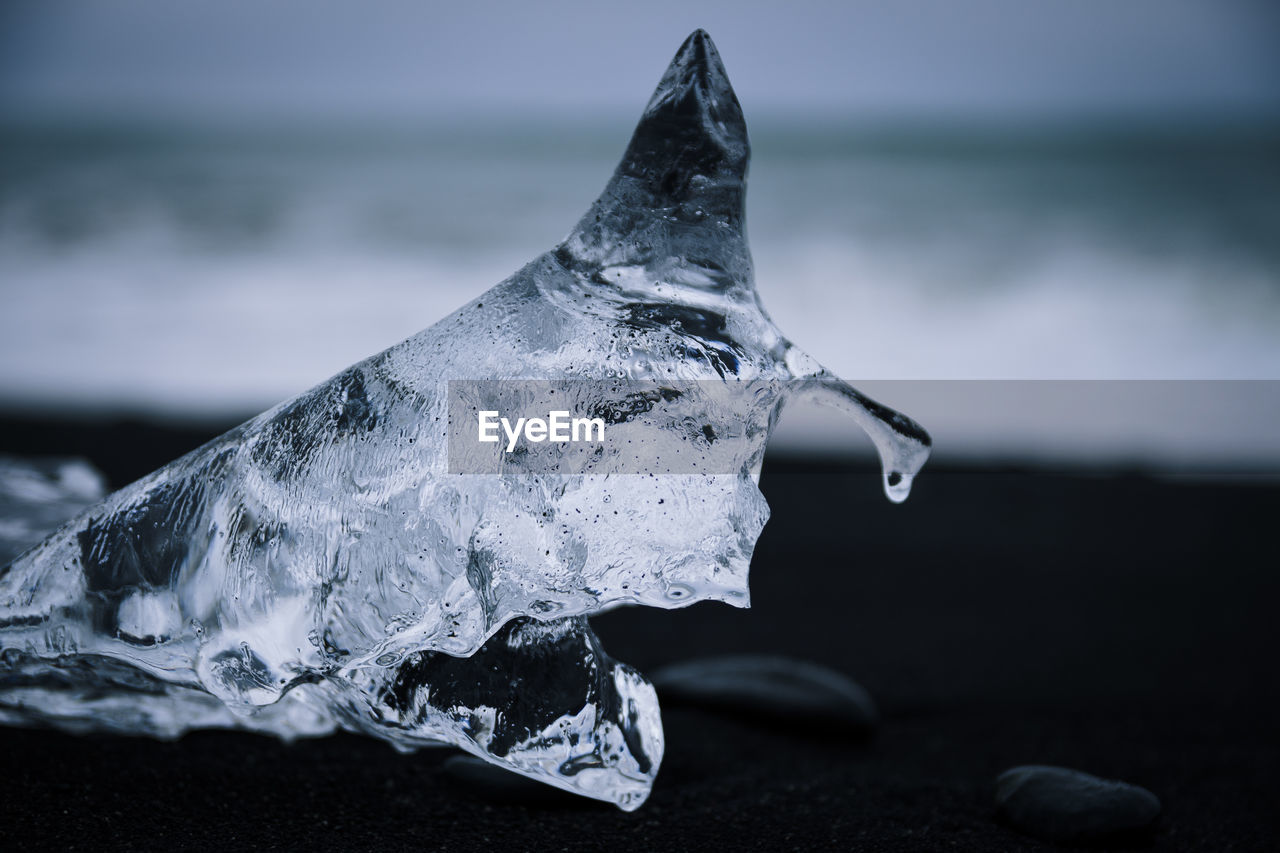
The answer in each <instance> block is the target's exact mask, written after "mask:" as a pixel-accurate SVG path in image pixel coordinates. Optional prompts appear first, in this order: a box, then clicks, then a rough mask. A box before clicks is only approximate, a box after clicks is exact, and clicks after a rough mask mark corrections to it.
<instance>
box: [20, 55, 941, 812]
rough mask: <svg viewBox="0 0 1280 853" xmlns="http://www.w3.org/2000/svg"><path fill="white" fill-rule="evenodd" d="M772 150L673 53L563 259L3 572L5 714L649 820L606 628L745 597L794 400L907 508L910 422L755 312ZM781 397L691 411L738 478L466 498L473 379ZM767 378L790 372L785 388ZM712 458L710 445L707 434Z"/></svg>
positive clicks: (624, 678) (650, 730)
mask: <svg viewBox="0 0 1280 853" xmlns="http://www.w3.org/2000/svg"><path fill="white" fill-rule="evenodd" d="M748 157H749V148H748V143H747V135H746V126H745V123H744V121H743V117H742V112H741V109H740V108H739V105H738V101H737V98H736V96H735V95H734V93H733V90H732V88H731V87H730V85H729V82H728V78H727V76H726V75H725V71H724V67H723V65H722V64H721V62H720V59H719V57H718V55H717V53H716V50H715V48H714V46H713V45H712V43H711V40H710V38H708V37H707V35H706V34H705V33H703V32H702V31H698V32H695V33H694V34H693V35H691V36H690V37H689V39H688V40H687V41H686V42H685V43H684V45H683V46H682V47H681V48H680V51H679V52H678V53H677V55H676V57H675V59H674V60H673V61H672V63H671V65H670V67H669V68H668V69H667V72H666V74H665V75H664V76H663V78H662V80H661V82H660V83H659V85H658V88H657V91H656V92H655V93H654V96H653V98H652V99H651V100H650V102H649V105H648V107H647V109H646V111H645V113H644V115H643V117H642V118H641V120H640V123H639V125H638V127H637V128H636V131H635V135H634V137H633V139H632V140H631V143H630V145H629V146H628V148H627V151H626V154H625V155H624V157H623V159H622V162H621V164H620V165H619V166H618V169H617V171H616V172H615V174H614V176H613V178H612V179H611V180H610V182H609V184H608V186H607V187H606V188H605V191H604V193H603V194H602V195H601V196H600V198H599V200H597V201H596V202H595V204H594V205H593V206H592V207H591V209H590V211H589V212H588V213H587V214H586V216H584V217H583V219H582V220H581V221H580V222H579V223H578V225H577V226H576V227H575V228H574V230H573V231H572V232H571V233H570V234H569V236H568V237H567V238H566V239H565V240H564V242H562V243H561V244H560V245H559V246H557V247H556V248H555V249H553V250H552V251H550V252H548V253H546V254H545V255H542V256H541V257H539V258H537V259H535V260H534V261H532V262H531V263H529V264H528V265H527V266H525V267H524V268H523V269H521V270H520V271H518V272H516V273H515V274H514V275H512V276H511V277H510V278H508V279H507V280H506V281H504V282H502V283H501V284H499V285H497V286H496V287H494V288H493V289H492V290H490V291H488V292H487V293H485V294H484V295H482V296H481V297H480V298H478V299H477V300H475V301H474V302H472V303H471V304H469V305H466V306H464V307H463V308H461V309H460V310H458V311H457V312H455V313H454V314H452V315H451V316H449V317H446V318H445V319H444V320H441V321H440V322H439V323H437V324H436V325H434V326H432V327H431V328H429V329H427V330H425V331H423V332H421V333H419V334H417V335H415V336H414V337H412V338H410V339H408V340H406V341H404V342H402V343H400V344H398V345H396V346H393V347H391V348H390V349H388V350H386V351H385V352H382V353H380V354H378V355H375V356H373V357H372V358H369V359H367V360H366V361H363V362H361V363H359V364H357V365H355V366H353V367H351V368H349V369H348V370H345V371H343V372H342V373H340V374H339V375H337V376H335V377H334V378H332V379H330V380H329V381H327V382H325V383H323V384H322V385H320V386H318V387H316V388H314V389H312V390H311V391H308V392H306V393H304V394H302V395H300V396H298V397H296V398H294V399H292V400H289V401H287V402H285V403H283V404H281V405H279V406H277V407H275V408H274V409H272V410H270V411H268V412H265V413H264V414H262V415H260V416H258V417H256V418H254V419H253V420H251V421H249V422H248V423H245V424H243V425H241V426H240V427H238V428H236V429H234V430H231V431H230V432H228V433H226V434H225V435H223V436H221V437H219V438H217V439H215V440H214V441H212V442H210V443H209V444H207V445H205V446H204V447H202V448H200V449H198V450H196V451H194V452H192V453H190V454H188V455H187V456H185V457H183V458H182V459H179V460H177V461H175V462H173V463H171V464H170V465H168V466H166V467H164V468H162V469H160V470H158V471H156V472H155V473H153V474H151V475H150V476H148V477H145V478H143V479H142V480H139V481H138V482H136V483H134V484H132V485H130V486H128V487H126V488H124V489H122V490H121V491H118V492H116V493H115V494H112V495H110V496H109V497H107V498H106V499H105V500H103V501H101V502H100V503H98V504H96V505H94V506H92V507H91V508H89V509H88V510H86V511H84V512H83V513H81V514H80V515H78V516H77V517H76V518H74V519H73V520H71V521H70V522H68V523H67V524H66V525H64V526H63V527H61V528H60V529H58V530H57V531H56V532H55V533H54V534H53V535H52V536H50V537H49V538H48V539H46V540H45V541H44V542H42V543H41V544H39V545H38V546H36V547H35V548H33V549H32V550H30V551H28V552H27V553H25V554H24V555H23V556H21V557H19V558H18V559H17V560H15V561H14V562H13V563H12V564H11V565H10V566H8V567H7V568H6V569H4V570H3V577H0V647H2V648H3V652H2V653H0V719H3V720H4V721H6V722H9V723H13V724H27V725H32V724H34V725H51V726H56V727H59V728H63V729H67V730H71V731H83V730H91V729H98V730H109V731H115V732H124V733H139V734H149V735H153V736H161V737H173V736H177V735H179V734H181V733H182V732H184V731H186V730H188V729H192V728H198V727H208V726H217V727H237V728H243V729H249V730H254V731H261V732H267V733H272V734H275V735H278V736H281V737H285V738H291V737H295V736H300V735H317V734H324V733H327V732H330V731H333V730H335V729H338V728H342V729H348V730H354V731H360V732H364V733H367V734H370V735H374V736H376V737H379V738H382V739H384V740H386V741H389V742H390V743H391V744H393V745H394V746H396V747H398V748H401V749H413V748H416V747H418V746H421V745H425V744H429V743H450V744H454V745H457V746H461V747H462V748H464V749H467V750H468V751H470V752H472V753H474V754H476V755H478V756H480V757H482V758H484V759H486V760H489V761H492V762H494V763H497V764H499V765H501V766H504V767H507V768H509V769H511V770H514V771H516V772H520V773H523V774H525V775H528V776H530V777H532V778H535V779H538V780H541V781H544V782H548V783H550V784H554V785H558V786H560V787H563V788H566V789H568V790H571V791H575V792H577V793H581V794H585V795H587V796H591V797H595V798H598V799H602V800H606V801H611V802H615V803H617V804H618V805H619V806H620V807H622V808H624V809H632V808H636V807H637V806H639V805H640V804H641V803H642V802H643V801H644V799H645V797H646V796H647V795H648V792H649V789H650V786H651V784H652V781H653V778H654V776H655V774H656V773H657V770H658V766H659V764H660V762H661V759H662V750H663V740H662V728H661V721H660V717H659V710H658V703H657V699H656V696H655V694H654V691H653V688H652V686H650V685H649V683H648V682H647V681H645V679H644V678H643V677H642V676H640V675H639V674H638V673H636V672H635V671H634V670H631V669H630V668H628V667H626V666H624V665H621V664H618V663H615V662H614V661H612V660H611V659H610V658H608V657H607V656H606V655H605V654H604V652H603V651H602V650H601V648H600V646H599V643H598V641H597V640H596V638H595V636H594V635H593V634H592V632H591V630H590V627H589V626H588V625H587V622H586V618H585V617H586V616H587V615H589V614H591V613H595V612H599V611H600V610H602V609H605V608H607V607H612V606H616V605H620V604H644V605H649V606H656V607H667V608H670V607H683V606H686V605H688V604H691V603H693V602H695V601H702V600H718V601H725V602H728V603H730V604H735V605H738V606H747V603H748V589H747V568H748V564H749V562H750V558H751V552H752V549H753V548H754V545H755V541H756V538H757V536H758V535H759V533H760V531H761V528H762V527H763V525H764V523H765V521H766V519H767V516H768V507H767V506H766V504H765V502H764V500H763V497H762V496H761V494H760V492H759V490H758V489H757V486H756V484H757V481H758V478H759V472H760V464H761V461H762V458H763V454H764V448H765V443H766V441H767V439H768V435H769V431H770V429H771V428H772V427H773V425H774V423H775V422H776V420H777V417H778V415H779V414H780V412H781V410H782V406H783V404H784V403H785V402H786V400H787V399H791V398H795V397H797V396H802V397H810V398H813V399H816V400H817V401H819V402H822V403H827V404H830V405H833V406H835V407H837V408H839V409H841V410H843V411H846V412H848V413H849V414H851V415H852V416H853V417H854V418H855V419H856V420H857V422H858V423H859V424H860V425H861V426H862V427H863V428H864V429H865V430H866V431H867V432H868V433H869V434H870V435H871V437H872V440H873V441H874V443H875V445H876V447H877V448H878V450H879V452H880V454H881V457H882V461H883V463H884V476H885V488H886V491H887V493H888V494H889V496H890V497H891V498H893V499H894V500H901V499H903V498H905V497H906V492H907V490H908V489H909V487H910V483H911V478H912V477H913V476H914V474H915V473H916V471H917V470H918V469H919V468H920V466H921V465H922V464H923V462H924V459H925V457H926V456H927V455H928V449H929V438H928V436H927V434H926V433H925V432H924V431H923V430H922V429H920V427H918V426H917V425H916V424H915V423H913V422H912V421H910V420H909V419H907V418H905V417H903V416H901V415H899V414H897V413H895V412H892V411H890V410H888V409H886V408H884V407H882V406H879V405H878V404H876V403H874V402H872V401H870V400H868V399H866V398H865V397H863V396H862V395H860V394H859V393H858V392H857V391H855V390H853V389H852V388H850V387H848V386H847V385H845V384H844V383H842V382H839V381H838V380H836V379H835V378H834V377H832V376H831V375H830V374H829V373H827V372H826V371H825V370H823V369H822V368H821V367H820V366H819V365H817V364H816V363H815V362H814V361H813V360H812V359H810V358H809V357H808V356H807V355H805V354H804V353H803V352H801V351H800V350H798V349H797V348H796V347H795V346H794V345H792V344H791V343H790V342H789V341H788V340H787V339H786V338H784V337H783V335H782V334H781V333H780V332H779V331H778V330H777V328H776V327H775V326H774V325H773V323H772V322H771V321H770V320H769V318H768V317H767V315H766V314H765V312H764V310H763V308H762V306H761V304H760V301H759V298H758V296H757V294H756V291H755V287H754V281H753V274H752V266H751V257H750V254H749V251H748V249H747V243H746V237H745V234H744V230H743V203H744V194H745V178H746V170H747V161H748ZM610 378H626V379H628V380H659V381H668V380H670V381H674V380H681V381H684V380H701V381H703V382H707V381H710V382H713V383H721V384H732V383H735V382H742V381H747V380H752V381H754V380H769V382H767V383H766V384H765V385H764V386H762V387H766V388H770V389H773V390H772V391H770V392H768V393H763V394H753V395H750V396H749V397H743V396H737V397H735V396H733V395H728V396H725V395H721V396H720V397H716V398H715V400H716V401H718V402H715V401H713V399H712V398H711V397H707V398H706V399H703V400H696V399H695V400H685V401H682V405H684V406H685V407H686V415H687V416H688V418H691V419H693V422H694V423H697V424H700V425H703V426H704V427H705V429H701V430H698V431H695V434H693V435H683V434H679V435H674V436H671V435H663V436H656V437H655V438H654V440H664V441H688V442H692V441H695V439H697V438H698V436H699V435H701V434H705V435H707V436H719V437H721V438H720V440H721V441H723V442H730V443H731V444H730V447H729V449H730V450H731V451H732V453H733V454H734V457H733V458H734V459H735V460H737V461H739V462H740V467H739V468H737V469H736V470H735V472H734V473H731V474H716V475H670V476H654V477H642V476H623V475H616V474H613V475H611V474H588V475H578V476H564V475H546V474H537V475H534V474H520V473H518V472H516V473H512V474H507V475H501V476H465V475H450V474H449V473H448V470H447V459H446V453H447V451H446V446H445V445H446V442H445V434H446V431H445V422H446V421H447V418H448V412H447V406H446V396H447V394H446V385H447V383H448V382H449V380H457V379H581V380H607V379H610ZM773 380H776V381H773ZM708 440H709V439H708Z"/></svg>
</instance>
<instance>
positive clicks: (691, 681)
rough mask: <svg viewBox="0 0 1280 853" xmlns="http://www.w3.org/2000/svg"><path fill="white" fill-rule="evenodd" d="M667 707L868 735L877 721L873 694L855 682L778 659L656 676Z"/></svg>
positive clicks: (710, 663) (692, 665)
mask: <svg viewBox="0 0 1280 853" xmlns="http://www.w3.org/2000/svg"><path fill="white" fill-rule="evenodd" d="M650 680H651V681H652V682H653V685H654V687H655V688H657V690H658V698H659V700H660V701H661V702H662V703H663V704H664V705H686V706H692V707H701V708H708V709H711V710H714V711H717V712H720V713H725V714H730V715H733V716H738V717H755V718H769V719H778V720H786V721H787V722H791V723H794V722H805V723H808V724H811V725H819V726H825V727H835V728H840V729H844V730H846V731H850V732H855V733H862V734H865V733H867V732H870V731H871V730H873V729H874V728H875V726H876V724H877V723H878V722H879V719H880V715H879V713H878V712H877V710H876V706H875V702H873V701H872V699H871V695H870V694H869V693H867V691H866V690H865V689H863V687H862V686H861V685H860V684H858V683H857V682H856V681H854V680H853V679H851V678H849V677H848V676H846V675H843V674H841V673H839V672H836V671H835V670H832V669H828V668H827V667H825V666H820V665H818V664H816V663H810V662H808V661H803V660H796V659H794V658H787V657H780V656H776V655H730V656H724V657H709V658H698V659H696V660H690V661H684V662H682V663H677V664H671V665H669V666H665V667H662V668H661V669H658V670H657V671H655V672H653V673H652V674H651V676H650Z"/></svg>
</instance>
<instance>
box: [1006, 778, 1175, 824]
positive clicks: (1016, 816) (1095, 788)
mask: <svg viewBox="0 0 1280 853" xmlns="http://www.w3.org/2000/svg"><path fill="white" fill-rule="evenodd" d="M996 809H997V810H998V812H999V814H1000V815H1001V817H1003V818H1004V819H1005V820H1006V821H1008V823H1009V824H1010V825H1012V826H1013V827H1014V828H1016V829H1018V830H1020V831H1022V832H1025V833H1027V834H1028V835H1033V836H1035V837H1037V838H1042V839H1045V840H1047V841H1097V840H1101V839H1105V838H1108V837H1110V836H1115V835H1120V834H1129V833H1138V832H1141V831H1143V830H1145V829H1148V828H1149V827H1150V826H1151V824H1152V823H1153V822H1154V821H1155V819H1156V817H1157V816H1158V815H1159V814H1160V800H1159V799H1157V798H1156V795H1155V794H1153V793H1151V792H1150V791H1148V790H1147V789H1146V788H1140V787H1138V786H1137V785H1130V784H1128V783H1125V782H1118V781H1115V780H1112V779H1100V778H1098V777H1097V776H1091V775H1089V774H1088V773H1082V772H1081V771H1079V770H1071V769H1069V768H1066V767H1047V766H1040V765H1026V766H1022V767H1013V768H1011V769H1009V770H1006V771H1005V772H1004V773H1001V774H1000V776H999V777H998V778H997V779H996Z"/></svg>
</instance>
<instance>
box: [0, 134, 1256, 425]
mask: <svg viewBox="0 0 1280 853" xmlns="http://www.w3.org/2000/svg"><path fill="white" fill-rule="evenodd" d="M752 126H753V147H754V160H753V165H752V172H751V178H750V192H749V196H748V223H749V228H750V235H751V242H752V247H753V250H754V255H755V260H756V267H757V270H756V272H757V282H758V286H759V290H760V293H761V295H762V298H763V300H764V303H765V306H766V308H767V309H768V310H769V311H770V313H771V314H772V316H773V318H774V319H775V320H776V321H777V323H778V325H779V326H780V327H781V328H782V329H783V330H784V332H785V333H787V334H788V335H789V336H790V337H792V338H793V339H794V340H796V341H798V342H800V343H801V345H802V346H804V347H805V348H806V349H808V350H809V351H810V352H811V353H812V354H813V355H814V356H816V357H817V358H818V359H819V360H820V361H822V362H823V363H825V364H826V365H827V366H828V367H830V368H831V369H832V370H833V371H835V372H836V373H838V374H840V375H842V376H845V377H847V378H850V379H852V380H866V379H872V380H884V379H978V378H981V379H1039V378H1055V379H1225V378H1234V379H1269V378H1280V129H1277V128H1274V127H1272V128H1261V129H1260V128H1256V127H1254V128H1250V127H1231V128H1219V129H1215V130H1175V129H1169V128H1163V129H1161V128H1146V129H1141V128H1139V129H1128V130H1125V129H1121V128H1117V127H1110V128H1095V129H1079V128H1076V129H1071V130H1059V131H1054V130H1051V129H1040V130H1034V131H1032V130H1027V129H1018V128H1005V129H1001V128H987V129H966V128H951V129H945V128H944V129H939V128H923V127H922V128H910V127H907V128H897V129H884V128H881V129H875V128H858V127H844V126H834V125H832V126H821V125H814V124H794V123H791V124H789V123H786V122H783V121H780V120H774V121H768V120H764V121H753V124H752ZM630 129H631V124H630V122H629V121H626V120H619V121H613V120H606V119H600V120H599V121H595V122H592V121H590V120H586V119H578V120H572V121H568V122H556V123H551V122H545V123H542V124H539V123H529V122H521V123H519V124H512V125H510V126H507V125H503V124H498V123H492V122H489V123H485V122H472V123H466V124H463V123H459V124H457V125H452V126H431V127H411V126H378V127H362V128H351V127H348V128H343V129H340V130H336V131H335V129H333V128H329V127H323V126H318V125H317V126H314V127H303V126H297V127H292V128H277V129H265V128H259V129H232V128H226V127H214V126H209V127H196V126H189V127H185V128H180V127H160V126H154V125H153V126H135V127H123V126H122V127H103V126H99V127H93V128H83V127H81V128H73V127H59V126H55V125H46V126H23V127H13V126H10V127H8V128H5V129H3V130H0V282H2V284H0V287H2V288H3V290H2V293H3V299H2V303H0V304H2V305H3V308H2V309H0V406H3V407H6V408H10V409H12V408H15V407H17V408H30V407H36V408H40V409H49V408H57V409H65V408H70V409H81V410H84V409H88V410H103V409H108V410H113V411H131V412H139V411H141V412H151V413H161V414H166V415H177V416H183V417H186V416H191V417H200V416H219V417H222V416H225V415H226V413H228V412H235V413H245V414H249V413H252V412H254V411H257V410H260V409H262V408H264V407H266V406H268V405H271V404H272V403H274V402H276V401H278V400H280V399H283V398H285V397H289V396H292V395H293V394H295V393H297V392H299V391H301V390H304V389H305V388H307V387H309V386H310V385H312V384H314V383H316V382H318V381H320V380H323V379H325V378H326V377H328V376H329V375H331V374H333V373H334V372H336V371H337V370H339V369H341V368H342V367H344V366H346V365H348V364H350V363H351V362H353V361H356V360H358V359H360V358H363V357H364V356H366V355H369V354H372V353H374V352H376V351H378V350H381V349H383V348H385V347H386V346H388V345H390V344H392V343H394V342H396V341H398V340H400V339H402V338H404V337H406V336H408V335H410V334H412V333H414V332H416V331H418V330H419V329H421V328H424V327H426V326H428V325H430V324H432V323H434V322H436V321H437V320H439V319H440V318H441V317H443V316H445V315H446V314H447V313H448V312H450V311H452V310H453V309H454V308H456V307H458V306H460V305H462V304H463V303H465V302H467V301H468V300H470V299H471V298H473V297H474V296H476V295H478V294H479V293H481V292H482V291H483V290H485V289H486V288H488V287H489V286H491V285H492V284H494V283H496V282H498V281H499V280H501V279H503V278H505V277H506V276H507V275H508V274H510V273H511V272H513V271H514V270H515V269H517V268H518V267H520V266H521V265H522V264H523V263H524V262H525V261H527V260H529V259H530V258H532V257H534V256H535V255H537V254H539V253H540V252H542V251H544V250H546V249H547V248H549V247H551V246H552V245H553V244H554V243H556V242H557V241H558V240H559V239H561V238H562V237H563V236H564V234H565V233H566V232H567V231H568V230H569V228H570V227H571V226H572V225H573V224H574V222H575V221H576V219H577V218H578V216H579V215H581V213H583V212H584V211H585V210H586V208H587V206H588V204H589V203H590V202H591V200H592V199H593V198H594V197H595V195H596V193H597V192H598V191H599V190H600V189H601V188H602V187H603V185H604V183H605V181H606V179H607V178H608V176H609V174H610V173H611V171H612V169H613V167H614V165H615V163H616V161H617V158H618V157H619V156H620V154H621V152H622V150H623V148H624V146H625V144H626V141H627V138H628V137H629V134H630Z"/></svg>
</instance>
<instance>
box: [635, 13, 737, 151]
mask: <svg viewBox="0 0 1280 853" xmlns="http://www.w3.org/2000/svg"><path fill="white" fill-rule="evenodd" d="M649 122H656V123H659V124H662V123H670V124H671V125H673V126H678V125H685V126H686V127H688V128H689V129H693V128H697V129H700V130H701V131H703V132H704V133H705V134H706V135H709V136H711V137H714V138H715V140H716V141H717V142H718V143H719V144H720V145H721V146H722V147H723V148H725V149H726V153H731V154H733V155H735V156H734V157H733V159H735V160H737V159H741V160H742V165H743V166H744V167H745V163H746V160H745V158H746V154H747V125H746V121H745V120H744V119H743V116H742V107H741V106H739V104H738V97H737V95H735V94H734V93H733V86H731V85H730V84H729V75H728V73H727V72H726V71H725V70H724V62H722V61H721V59H720V53H719V52H718V51H717V50H716V46H715V43H714V42H712V41H711V36H709V35H707V32H706V30H701V29H698V30H694V31H693V33H692V34H691V35H690V36H689V37H688V38H687V39H685V40H684V44H682V45H680V49H679V50H678V51H676V55H675V58H673V59H672V60H671V64H670V65H668V66H667V70H666V73H664V74H663V75H662V80H660V81H659V82H658V88H657V89H655V90H654V93H653V97H652V98H650V99H649V105H648V106H647V107H646V108H645V111H644V117H643V118H642V119H641V121H640V127H639V128H637V129H636V133H637V135H638V134H639V133H640V132H641V130H642V129H643V128H644V126H645V124H647V123H649Z"/></svg>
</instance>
